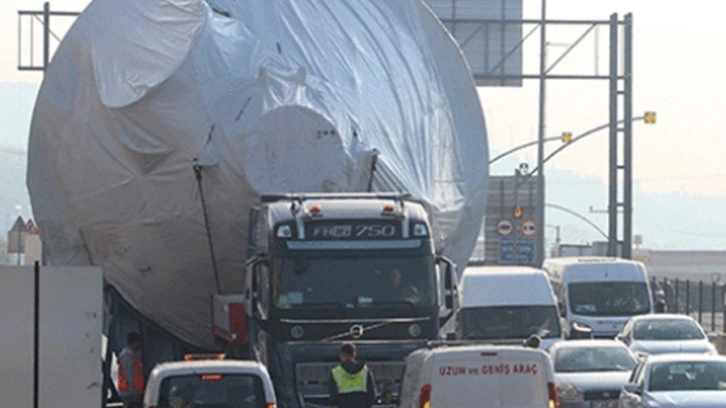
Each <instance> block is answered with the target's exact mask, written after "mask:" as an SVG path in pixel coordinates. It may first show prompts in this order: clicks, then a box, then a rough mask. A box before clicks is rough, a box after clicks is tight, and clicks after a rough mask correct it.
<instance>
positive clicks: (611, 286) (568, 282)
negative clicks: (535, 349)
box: [542, 257, 653, 338]
mask: <svg viewBox="0 0 726 408" xmlns="http://www.w3.org/2000/svg"><path fill="white" fill-rule="evenodd" d="M542 268H543V269H544V270H545V271H546V272H547V274H548V276H549V278H550V281H551V282H552V286H553V288H554V290H555V293H556V294H557V297H558V299H559V302H560V304H559V307H560V312H561V313H562V316H563V317H564V319H565V324H564V331H565V335H566V337H570V335H571V332H572V327H573V325H575V324H577V325H580V326H587V327H589V328H590V329H591V330H592V336H593V337H596V338H614V337H615V335H617V334H618V332H620V330H621V329H622V328H623V326H624V325H625V322H627V321H628V319H629V318H630V316H634V315H639V314H646V313H653V300H652V299H651V293H650V284H649V283H648V274H647V272H646V270H645V267H644V266H643V264H642V263H640V262H635V261H629V260H625V259H618V258H602V257H579V258H577V257H573V258H550V259H546V260H545V262H544V264H543V265H542Z"/></svg>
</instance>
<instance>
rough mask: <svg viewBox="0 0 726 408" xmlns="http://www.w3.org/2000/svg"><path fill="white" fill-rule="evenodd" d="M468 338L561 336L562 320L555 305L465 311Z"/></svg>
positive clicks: (464, 331) (463, 319) (463, 326)
mask: <svg viewBox="0 0 726 408" xmlns="http://www.w3.org/2000/svg"><path fill="white" fill-rule="evenodd" d="M460 319H461V330H462V333H461V336H462V337H463V338H464V339H472V340H474V339H481V340H501V339H525V338H527V337H529V336H531V335H533V334H536V335H538V336H540V337H542V338H552V337H560V317H559V316H558V314H557V307H555V306H546V305H541V306H537V305H535V306H495V307H473V308H463V309H462V310H461V317H460Z"/></svg>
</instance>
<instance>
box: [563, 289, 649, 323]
mask: <svg viewBox="0 0 726 408" xmlns="http://www.w3.org/2000/svg"><path fill="white" fill-rule="evenodd" d="M567 294H568V296H569V300H570V310H571V311H572V313H575V314H578V315H585V316H631V315H636V314H644V313H648V312H649V311H650V294H649V293H648V286H647V285H646V284H645V283H644V282H578V283H570V284H569V285H568V290H567Z"/></svg>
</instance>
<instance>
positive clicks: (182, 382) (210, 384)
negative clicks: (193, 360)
mask: <svg viewBox="0 0 726 408" xmlns="http://www.w3.org/2000/svg"><path fill="white" fill-rule="evenodd" d="M158 402H159V404H158V406H159V408H196V407H204V408H265V407H266V406H267V401H266V399H265V391H264V388H263V386H262V380H261V379H260V377H258V376H256V375H249V374H248V375H243V374H196V375H181V376H174V377H168V378H166V379H164V380H163V381H162V383H161V388H160V390H159V401H158Z"/></svg>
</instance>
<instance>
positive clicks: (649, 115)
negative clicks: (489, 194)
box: [489, 111, 656, 263]
mask: <svg viewBox="0 0 726 408" xmlns="http://www.w3.org/2000/svg"><path fill="white" fill-rule="evenodd" d="M639 120H642V121H643V122H644V123H645V124H649V125H650V124H655V121H656V114H655V112H653V111H648V112H645V113H644V114H643V115H641V116H635V117H632V118H630V119H621V120H619V121H617V123H618V124H622V123H625V122H630V123H632V122H636V121H639ZM609 127H610V123H606V124H603V125H600V126H596V127H594V128H592V129H589V130H587V131H585V132H583V133H581V134H579V135H577V136H575V137H573V136H572V133H571V132H562V134H561V135H560V136H556V137H555V136H553V137H548V138H542V139H540V140H538V141H536V142H529V143H525V144H523V145H520V146H517V147H514V148H512V149H509V150H507V151H506V152H504V153H502V154H500V155H499V156H497V157H495V158H494V159H492V160H491V161H490V162H489V163H490V164H491V163H493V162H495V161H497V160H499V159H501V158H503V157H505V156H507V155H509V154H512V153H514V152H516V151H519V150H521V149H523V148H526V147H529V146H533V145H535V144H538V146H539V147H542V146H543V145H544V143H545V142H550V141H555V140H561V141H562V142H563V145H562V146H560V147H558V148H557V149H555V150H554V151H553V152H552V153H550V154H549V155H547V156H546V157H544V158H543V159H542V160H538V163H539V164H538V165H537V167H535V168H534V169H533V170H531V171H530V172H528V173H527V174H522V175H521V176H520V177H518V178H517V179H518V180H516V181H515V183H514V193H515V195H516V194H517V191H518V189H519V187H520V186H521V185H522V184H523V183H524V182H525V181H527V180H528V179H529V177H531V176H532V175H534V174H535V173H536V174H537V180H538V183H537V186H538V187H537V190H538V194H537V200H536V203H537V208H538V209H537V214H540V209H541V212H542V213H543V212H544V207H545V202H544V192H542V194H539V193H540V192H539V190H540V186H541V188H542V189H544V180H543V177H542V168H543V167H544V164H545V163H547V162H548V161H549V160H550V159H552V158H553V157H554V156H556V155H557V154H558V153H560V152H561V151H562V150H564V149H565V148H567V147H568V146H570V145H572V144H573V143H575V142H577V141H578V140H581V139H583V138H585V137H587V136H589V135H591V134H593V133H597V132H599V131H601V130H604V129H607V128H609ZM616 216H617V213H616ZM542 220H544V216H543V217H542V218H541V219H537V218H535V222H536V223H537V225H540V224H539V222H541V221H542ZM588 221H589V220H588ZM612 222H613V220H610V223H612ZM625 222H632V217H625ZM598 228H599V227H598ZM538 230H540V231H541V230H542V228H538ZM624 230H626V231H630V230H632V229H631V226H630V225H628V227H627V228H624ZM599 232H601V231H599ZM602 235H604V236H605V238H606V239H608V243H609V245H611V242H612V241H617V236H612V235H609V234H605V233H604V232H603V233H602ZM626 241H627V242H630V239H627V240H626ZM615 245H616V246H617V242H616V244H615ZM536 247H537V248H539V251H538V252H536V253H537V254H542V255H543V254H544V235H543V234H538V237H537V245H536ZM542 260H543V259H540V258H537V257H536V256H535V262H539V263H541V262H542Z"/></svg>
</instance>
